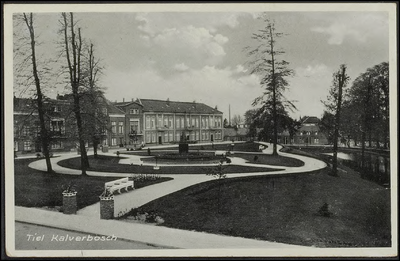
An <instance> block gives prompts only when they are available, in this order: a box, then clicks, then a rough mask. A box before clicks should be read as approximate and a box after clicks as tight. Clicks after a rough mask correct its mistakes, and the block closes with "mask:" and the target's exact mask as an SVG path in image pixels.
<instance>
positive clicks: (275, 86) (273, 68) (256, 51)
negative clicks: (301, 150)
mask: <svg viewBox="0 0 400 261" xmlns="http://www.w3.org/2000/svg"><path fill="white" fill-rule="evenodd" d="M260 19H263V21H264V22H265V27H264V28H263V29H261V30H259V31H258V32H257V33H253V36H252V38H253V39H254V40H255V42H256V43H257V46H256V47H246V48H245V50H246V51H247V55H248V56H249V57H250V58H251V60H250V62H249V63H248V66H249V67H250V74H256V75H259V76H260V77H261V80H260V85H261V86H262V87H263V88H264V91H263V94H262V95H261V96H259V97H257V98H256V99H255V100H254V102H253V106H256V105H261V108H259V115H260V116H262V117H264V118H270V120H271V121H272V125H271V126H272V132H273V135H272V138H273V139H272V142H273V154H274V155H277V146H276V144H277V142H278V117H279V116H278V113H279V111H280V110H283V111H286V109H295V106H294V105H293V103H292V102H291V101H288V100H287V99H286V98H285V97H284V95H283V93H284V91H285V89H286V87H287V86H288V82H287V81H286V78H287V77H288V76H291V75H292V74H293V70H291V69H289V68H288V64H289V63H288V62H287V61H285V60H283V59H279V56H280V55H282V54H284V53H285V52H284V51H282V50H280V49H278V48H277V39H279V38H280V37H281V36H283V34H282V33H279V32H276V29H275V23H274V22H273V21H270V20H269V19H268V18H267V17H266V14H265V13H264V14H263V15H262V16H260ZM266 113H270V114H271V115H272V117H270V116H267V115H265V114H266ZM267 127H269V125H265V126H264V131H263V132H264V135H267V134H268V133H269V129H268V128H267Z"/></svg>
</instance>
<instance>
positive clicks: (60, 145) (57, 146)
mask: <svg viewBox="0 0 400 261" xmlns="http://www.w3.org/2000/svg"><path fill="white" fill-rule="evenodd" d="M51 148H52V149H62V148H63V143H62V142H61V141H56V142H54V143H52V144H51Z"/></svg>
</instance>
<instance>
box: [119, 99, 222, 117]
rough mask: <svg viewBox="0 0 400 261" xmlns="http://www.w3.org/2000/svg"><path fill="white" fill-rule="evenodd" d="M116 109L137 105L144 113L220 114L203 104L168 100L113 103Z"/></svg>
mask: <svg viewBox="0 0 400 261" xmlns="http://www.w3.org/2000/svg"><path fill="white" fill-rule="evenodd" d="M114 104H115V105H116V106H118V107H124V106H127V105H130V104H138V105H140V106H142V107H143V111H144V112H167V113H168V112H169V113H196V114H222V112H220V111H219V110H218V109H217V108H212V107H210V106H208V105H205V104H204V103H197V102H177V101H169V100H153V99H136V100H135V101H129V102H117V103H114Z"/></svg>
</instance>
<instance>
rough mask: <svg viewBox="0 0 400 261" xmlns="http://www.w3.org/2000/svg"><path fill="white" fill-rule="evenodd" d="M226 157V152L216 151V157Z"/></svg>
mask: <svg viewBox="0 0 400 261" xmlns="http://www.w3.org/2000/svg"><path fill="white" fill-rule="evenodd" d="M225 155H226V151H224V150H216V151H215V156H225Z"/></svg>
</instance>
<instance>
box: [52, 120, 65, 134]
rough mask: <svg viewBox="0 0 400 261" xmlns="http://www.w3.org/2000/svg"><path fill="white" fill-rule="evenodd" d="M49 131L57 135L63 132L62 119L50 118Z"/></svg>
mask: <svg viewBox="0 0 400 261" xmlns="http://www.w3.org/2000/svg"><path fill="white" fill-rule="evenodd" d="M51 131H52V132H54V133H56V134H58V135H61V134H65V128H64V121H62V120H52V121H51Z"/></svg>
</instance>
